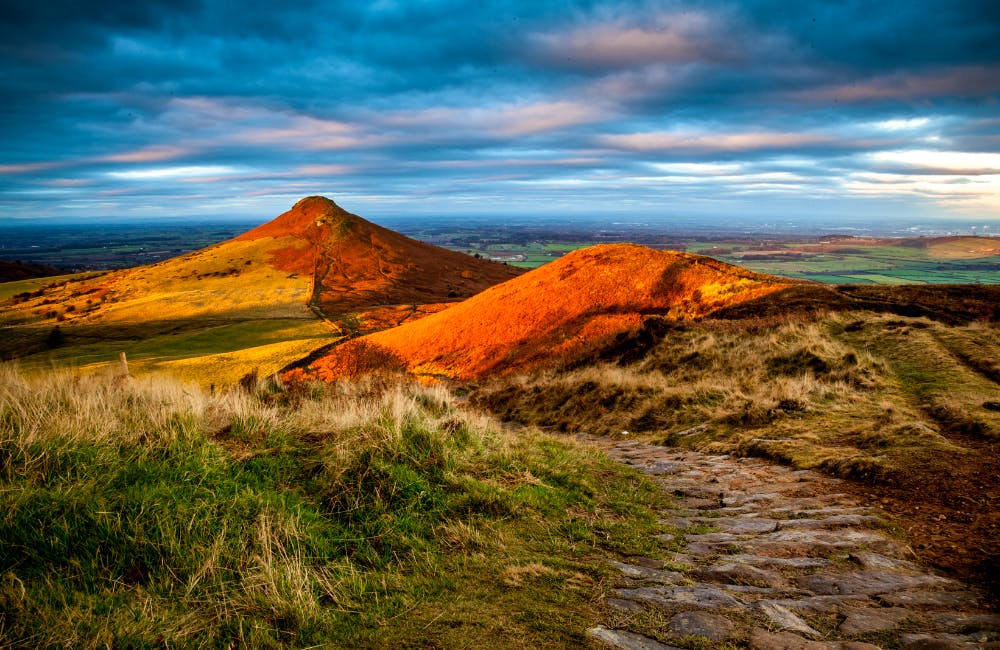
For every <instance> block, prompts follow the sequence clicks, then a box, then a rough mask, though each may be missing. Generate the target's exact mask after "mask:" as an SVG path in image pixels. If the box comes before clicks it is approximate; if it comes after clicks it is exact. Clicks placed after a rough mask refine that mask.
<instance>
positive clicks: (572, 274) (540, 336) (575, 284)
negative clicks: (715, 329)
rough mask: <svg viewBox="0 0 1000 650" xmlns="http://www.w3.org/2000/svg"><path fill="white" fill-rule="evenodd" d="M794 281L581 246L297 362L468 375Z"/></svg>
mask: <svg viewBox="0 0 1000 650" xmlns="http://www.w3.org/2000/svg"><path fill="white" fill-rule="evenodd" d="M793 283H794V281H790V280H785V279H779V278H776V277H773V276H768V275H762V274H759V273H754V272H751V271H747V270H745V269H742V268H739V267H736V266H731V265H729V264H725V263H723V262H719V261H716V260H713V259H710V258H706V257H701V256H697V255H691V254H687V253H676V252H669V251H656V250H652V249H650V248H645V247H642V246H636V245H631V244H613V245H604V246H595V247H593V248H586V249H582V250H579V251H576V252H574V253H570V254H569V255H566V256H565V257H563V258H561V259H559V260H557V261H554V262H552V263H550V264H547V265H546V266H543V267H541V268H539V269H536V270H534V271H531V272H530V273H527V274H525V275H523V276H521V277H519V278H516V279H514V280H510V281H508V282H505V283H504V284H500V285H497V286H495V287H492V288H490V289H487V290H486V291H483V292H482V293H480V294H478V295H476V296H474V297H473V298H470V299H469V300H466V301H465V302H462V303H460V304H458V305H455V306H453V307H451V308H449V309H447V310H445V311H442V312H438V313H436V314H433V315H430V316H427V317H426V318H423V319H421V320H418V321H415V322H412V323H407V324H405V325H402V326H400V327H397V328H393V329H389V330H384V331H381V332H377V333H375V334H371V335H368V336H365V337H362V338H359V339H355V340H352V341H349V342H347V343H345V344H343V345H340V346H337V347H335V348H333V349H331V350H330V351H329V352H328V353H327V355H326V356H324V357H321V358H320V359H318V360H316V361H314V362H312V364H311V365H309V366H308V367H307V368H306V369H304V370H299V371H292V372H293V373H303V374H306V375H315V376H318V377H320V378H322V379H327V380H332V379H336V378H338V377H342V376H347V375H352V374H356V373H358V372H363V371H365V370H367V369H373V368H378V367H396V368H400V369H406V370H408V371H410V372H412V373H415V374H419V375H432V376H443V377H448V378H452V379H475V378H480V377H483V376H485V375H486V374H488V373H500V374H502V373H507V372H513V371H518V370H526V369H528V368H531V367H536V366H538V365H542V364H545V363H547V362H550V361H553V360H558V359H566V358H571V357H573V356H574V355H576V354H579V353H581V352H583V351H586V350H588V349H592V348H593V347H594V346H599V345H601V344H602V343H605V342H609V341H610V340H611V339H613V338H614V337H615V336H616V335H619V334H621V333H623V332H628V331H632V330H635V329H637V328H639V327H640V326H641V324H642V321H643V319H644V318H645V317H647V316H651V315H659V316H664V317H667V318H674V319H690V318H698V317H701V316H705V315H707V314H709V313H710V312H712V311H714V310H716V309H719V308H722V307H726V306H730V305H734V304H737V303H740V302H743V301H746V300H751V299H754V298H759V297H761V296H763V295H766V294H768V293H771V292H774V291H777V290H779V289H783V288H786V287H788V286H790V285H791V284H793Z"/></svg>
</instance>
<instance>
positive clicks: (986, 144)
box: [0, 0, 1000, 220]
mask: <svg viewBox="0 0 1000 650" xmlns="http://www.w3.org/2000/svg"><path fill="white" fill-rule="evenodd" d="M119 4H120V3H119ZM991 12H992V13H991ZM52 13H54V14H56V15H59V16H60V20H58V21H52V20H50V18H49V15H47V14H44V13H41V12H38V11H37V7H35V6H34V5H31V4H30V3H27V2H24V1H23V0H12V1H11V2H8V3H7V4H6V5H5V16H4V17H5V20H4V21H0V56H2V57H3V58H4V74H3V75H2V76H0V93H2V94H3V96H4V100H5V101H4V104H3V106H2V107H0V116H2V119H0V220H2V219H6V218H12V217H14V216H18V215H21V216H25V215H36V214H46V215H54V214H74V215H75V214H86V213H87V211H88V210H90V211H98V210H100V211H104V213H105V214H117V213H119V212H120V213H121V214H129V215H135V214H140V213H143V212H146V213H150V214H168V213H169V214H176V215H184V214H206V213H209V212H210V211H211V210H212V209H215V207H218V206H229V208H233V207H234V206H239V209H245V210H248V211H251V212H253V213H255V214H262V215H266V214H269V212H270V211H271V210H274V209H279V211H280V209H281V208H286V207H287V206H286V205H284V202H285V201H286V200H294V195H296V194H298V193H300V192H301V193H309V194H315V193H328V194H332V195H334V196H339V197H347V198H349V199H350V200H354V201H358V202H359V205H358V208H357V209H358V210H359V211H363V210H372V211H373V212H374V213H378V212H379V211H381V212H383V213H405V212H410V213H414V214H416V213H421V214H423V213H439V212H448V211H452V212H463V211H467V210H473V211H475V210H487V209H491V206H497V205H504V206H510V209H512V210H515V209H516V210H523V211H526V212H538V211H544V210H550V209H551V210H554V209H556V207H558V209H564V210H566V211H567V212H568V213H573V212H575V211H576V210H584V211H586V210H591V211H594V212H604V211H608V210H612V209H614V210H627V209H633V208H634V209H642V210H647V211H648V212H650V213H665V212H671V211H675V210H677V211H683V210H685V209H692V210H701V209H702V207H704V206H715V207H713V208H712V209H713V210H715V212H714V213H711V212H704V214H706V215H709V216H712V215H714V217H715V218H720V219H726V218H728V217H727V215H729V214H731V213H732V211H733V210H738V211H742V210H748V209H751V208H752V209H759V210H760V211H761V212H767V210H768V209H769V206H779V204H778V203H773V201H778V198H779V197H781V200H782V201H785V200H787V203H781V204H780V206H784V207H780V206H779V207H775V208H774V209H775V210H776V211H779V212H780V210H782V209H785V210H790V209H791V208H789V207H788V206H791V205H793V204H794V206H795V208H794V209H796V210H800V211H802V213H804V214H812V211H811V210H810V209H805V210H803V208H802V206H803V205H808V204H809V202H810V201H813V200H816V197H824V198H828V197H831V196H836V195H837V193H838V192H839V193H841V194H843V195H845V196H863V197H865V200H866V201H869V200H870V201H872V203H871V205H875V204H876V202H877V201H878V194H877V192H875V191H874V188H875V187H876V186H877V185H878V183H877V182H876V181H875V180H873V177H865V176H860V175H862V174H875V175H879V178H882V177H892V178H896V179H897V180H898V181H899V182H893V183H881V185H884V186H887V187H891V188H899V187H905V182H907V179H909V180H912V181H913V183H915V184H916V185H915V186H914V188H911V189H912V190H913V191H910V190H906V191H898V192H897V190H896V189H892V190H891V191H889V190H887V194H886V196H887V197H889V198H887V199H886V200H887V201H891V202H892V203H891V205H892V206H893V207H892V208H891V209H889V212H893V211H894V210H895V211H896V214H899V215H900V216H901V218H902V217H907V216H908V215H910V214H915V213H917V212H919V210H918V209H917V208H918V207H919V206H920V205H927V206H930V208H932V209H933V210H937V211H940V214H950V213H948V212H947V211H948V210H950V209H951V208H952V206H954V205H957V203H948V202H946V201H943V200H942V199H941V196H943V194H942V193H947V192H951V193H953V194H956V195H961V196H962V197H964V198H962V199H961V201H962V210H967V209H979V210H981V212H980V213H979V214H980V215H982V216H986V217H990V218H994V217H997V218H1000V212H998V211H997V210H996V208H995V207H990V206H991V205H993V204H992V203H991V202H990V200H989V199H988V198H987V197H986V194H987V193H989V192H995V191H996V188H995V187H993V186H992V185H990V184H989V183H986V182H985V181H986V180H988V179H989V178H991V177H992V176H993V175H994V174H993V171H994V169H995V161H994V160H993V159H992V158H989V157H988V156H990V155H997V154H998V153H1000V121H998V120H997V118H996V106H997V105H1000V72H998V71H1000V23H997V22H996V21H995V20H991V17H992V18H995V16H994V15H993V14H994V13H995V10H994V9H993V7H992V4H991V3H989V2H980V1H979V0H970V1H968V2H957V3H956V2H950V1H946V0H927V2H922V3H912V2H904V1H903V0H885V1H884V2H880V3H878V4H875V5H873V4H871V3H829V2H825V1H823V0H800V2H798V3H797V4H796V7H795V11H789V10H788V6H787V3H784V2H778V1H777V0H755V1H754V2H734V1H731V0H699V1H698V2H687V1H684V0H664V1H663V2H660V1H658V0H565V1H562V2H556V3H539V2H528V1H527V0H505V1H504V2H501V3H489V4H484V5H482V6H473V5H468V4H465V5H463V4H461V3H455V2H452V1H451V0H428V1H426V2H420V3H403V2H379V3H330V2H318V1H315V0H306V2H304V3H292V4H286V5H277V6H270V7H267V8H263V7H257V6H251V5H246V4H242V5H241V4H234V3H229V2H222V1H220V0H176V1H175V0H151V1H150V2H143V3H139V4H135V3H133V4H132V5H121V6H119V5H113V4H108V3H103V4H101V3H99V4H98V5H93V6H83V5H79V4H73V3H69V2H68V1H67V0H57V1H56V4H55V5H53V8H52ZM928 34H932V35H933V37H928ZM914 152H917V153H914ZM920 152H923V153H920ZM948 152H952V153H954V154H955V155H956V156H959V157H957V158H956V157H948V155H945V154H948ZM967 154H968V155H971V154H983V155H984V156H987V157H985V158H984V157H979V158H975V157H972V158H970V157H968V155H967ZM935 178H936V179H937V180H936V181H934V180H933V179H935ZM959 181H961V183H959ZM974 181H977V182H974ZM978 181H984V182H983V183H980V182H978ZM938 182H940V183H947V184H950V185H957V184H962V185H963V187H962V189H961V190H960V191H959V190H955V189H954V188H951V189H941V188H938V187H937V186H936V185H935V186H934V188H935V189H934V191H933V192H932V191H931V190H930V189H926V187H925V186H928V184H931V185H933V184H934V183H938ZM848 184H854V185H850V186H849V185H848ZM847 187H853V188H856V189H857V190H858V191H857V192H855V191H854V190H851V189H845V188H847ZM920 188H924V189H923V190H921V189H920ZM556 190H558V191H556ZM918 190H920V191H918ZM939 190H940V191H939ZM977 193H978V194H977ZM760 196H766V197H767V200H766V201H761V202H759V203H757V202H756V199H754V200H753V201H751V199H750V198H748V197H760ZM973 196H982V197H983V199H982V200H981V201H978V202H977V201H976V200H974V199H972V198H969V197H973ZM900 197H902V198H900ZM831 200H832V199H831ZM921 201H924V202H925V203H920V202H921ZM904 203H905V204H906V208H907V210H906V211H905V212H904V211H902V210H901V209H899V208H898V207H897V206H899V205H903V204H904ZM751 204H752V205H751ZM758 205H759V206H760V207H759V208H758ZM255 206H256V207H255ZM720 206H721V207H720ZM969 206H978V207H975V208H969ZM234 209H235V208H234ZM705 209H706V210H708V208H705ZM362 213H363V214H364V212H362ZM873 213H877V214H884V212H882V211H880V210H879V209H873ZM963 214H964V213H963Z"/></svg>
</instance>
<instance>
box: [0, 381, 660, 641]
mask: <svg viewBox="0 0 1000 650" xmlns="http://www.w3.org/2000/svg"><path fill="white" fill-rule="evenodd" d="M597 477H600V478H599V480H598V478H597ZM660 498H661V497H660V496H659V495H658V493H657V491H656V489H655V487H654V486H652V485H650V484H648V482H645V481H643V480H642V479H639V478H638V477H636V476H635V475H634V474H632V473H630V472H628V471H626V470H623V469H621V468H619V467H617V466H615V465H614V464H612V463H611V462H610V461H606V460H603V459H601V458H600V457H599V456H598V455H596V454H595V453H593V452H590V451H586V450H583V449H578V448H574V447H572V446H571V445H567V444H564V443H562V442H558V441H555V440H553V439H550V438H548V437H546V436H541V435H538V434H534V433H530V432H525V433H522V434H520V435H518V436H514V435H513V434H511V433H508V432H506V431H504V430H501V429H499V428H498V427H496V426H495V424H494V423H493V422H492V421H490V420H489V419H487V418H486V417H484V416H482V415H479V414H477V413H475V412H472V411H469V410H468V409H466V408H462V407H461V406H459V404H458V402H457V401H456V399H455V398H454V397H453V396H452V395H451V394H450V393H448V391H446V390H445V389H444V388H443V387H440V386H431V387H426V386H419V385H415V384H412V383H406V382H402V383H401V382H399V381H397V380H395V379H391V378H387V377H368V378H365V379H363V380H360V381H357V382H353V383H338V384H331V385H318V384H304V383H300V384H294V385H281V384H280V383H277V382H275V381H274V380H273V379H265V380H261V381H259V382H257V384H256V385H249V386H247V389H237V390H230V391H222V392H217V393H216V394H210V393H208V392H206V391H203V390H202V389H201V388H199V387H198V386H197V385H195V384H190V383H187V384H185V383H181V382H178V381H176V380H173V379H170V378H166V377H161V376H148V377H140V378H132V377H124V376H115V375H114V374H110V373H109V374H101V373H97V374H89V375H79V374H73V373H69V372H53V373H30V374H25V373H22V372H20V371H19V370H18V369H17V368H16V367H13V366H11V365H5V366H0V638H2V639H3V640H4V642H5V643H0V646H3V645H5V644H9V645H12V646H14V647H80V648H99V647H107V646H115V647H118V646H121V647H154V646H163V645H166V646H169V647H219V648H223V647H232V646H233V645H234V644H235V645H240V646H247V647H304V646H310V645H323V644H326V645H330V646H334V647H377V646H386V645H388V646H394V645H400V644H401V643H404V642H405V643H419V644H424V645H426V644H433V645H436V646H442V645H443V646H445V647H449V646H461V645H463V644H467V643H470V642H472V643H475V644H477V645H482V646H492V645H495V644H496V643H498V642H500V641H501V640H502V639H504V638H509V635H514V636H515V637H516V638H518V639H521V640H522V641H523V644H524V646H525V647H529V646H530V647H576V646H577V645H578V644H579V643H580V642H582V638H583V637H582V633H583V630H584V629H585V627H586V625H587V624H588V622H589V621H591V620H593V619H594V618H595V617H596V612H595V611H594V605H593V602H594V601H593V596H594V594H593V590H594V589H595V588H596V585H597V584H599V582H600V580H599V577H600V576H601V575H603V573H604V572H606V571H607V569H606V564H605V560H603V559H602V558H603V552H602V551H600V548H601V546H602V545H605V544H608V543H610V542H609V541H608V540H613V541H614V543H615V544H616V546H615V547H614V549H615V550H616V551H618V550H620V551H621V552H630V553H640V552H641V553H649V552H652V549H650V548H646V546H643V544H647V545H648V544H652V542H651V540H653V539H654V538H653V535H654V534H655V532H657V531H658V530H659V529H658V527H657V524H656V516H655V512H654V511H653V510H652V509H651V507H650V505H652V504H655V503H658V502H659V499H660ZM610 531H616V532H622V534H621V535H612V534H609V533H610ZM630 540H636V541H635V543H634V544H633V542H632V541H630ZM536 566H544V567H547V571H546V572H544V573H543V574H538V575H535V573H537V572H533V571H531V572H528V573H523V572H518V571H514V573H513V574H509V572H508V571H507V570H506V567H536ZM522 574H523V575H522ZM529 574H530V575H529ZM511 575H514V578H511V579H512V580H514V581H515V582H517V584H512V585H505V584H504V580H506V579H508V578H510V576H511ZM518 581H519V582H518ZM525 613H527V614H528V615H527V616H525ZM442 617H444V618H443V620H442ZM456 620H459V621H462V623H461V624H460V627H461V628H462V629H461V631H462V634H461V635H460V637H459V636H455V634H456V629H455V627H454V625H453V624H452V623H453V622H454V621H456Z"/></svg>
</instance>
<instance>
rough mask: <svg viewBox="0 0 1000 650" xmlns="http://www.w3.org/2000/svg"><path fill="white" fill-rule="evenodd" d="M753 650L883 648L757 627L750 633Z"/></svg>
mask: <svg viewBox="0 0 1000 650" xmlns="http://www.w3.org/2000/svg"><path fill="white" fill-rule="evenodd" d="M750 648H752V650H881V648H879V647H878V646H875V645H871V644H870V643H858V642H856V641H841V642H836V641H810V640H809V639H803V638H802V637H800V636H798V635H797V634H792V633H791V632H778V633H773V632H768V631H767V630H765V629H763V628H760V627H756V628H754V629H753V631H752V632H751V633H750Z"/></svg>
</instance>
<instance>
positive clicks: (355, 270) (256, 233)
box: [234, 196, 521, 314]
mask: <svg viewBox="0 0 1000 650" xmlns="http://www.w3.org/2000/svg"><path fill="white" fill-rule="evenodd" d="M262 239H270V240H272V241H275V242H281V243H282V244H286V245H282V246H280V247H278V246H274V247H272V248H271V251H270V255H269V257H268V262H269V263H270V264H271V265H272V266H274V267H275V268H278V269H281V270H283V271H287V272H289V273H299V274H309V275H312V276H313V282H314V294H313V304H314V306H316V307H318V308H320V309H321V310H323V312H325V313H328V314H339V313H344V312H357V311H359V310H362V309H365V308H369V307H375V306H384V305H401V304H408V305H422V304H429V303H441V302H445V301H448V300H456V299H461V298H468V297H469V296H471V295H474V294H476V293H478V292H479V291H482V290H483V289H485V288H486V287H489V286H492V285H494V284H497V283H498V282H503V281H504V280H509V279H511V278H513V277H515V276H517V275H519V274H520V273H521V270H520V269H517V268H514V267H509V266H506V265H503V264H496V263H493V262H488V261H485V260H481V259H477V258H474V257H470V256H468V255H465V254H463V253H456V252H454V251H449V250H447V249H444V248H440V247H438V246H432V245H430V244H425V243H423V242H419V241H416V240H414V239H410V238H409V237H406V236H404V235H401V234H399V233H397V232H394V231H392V230H388V229H386V228H382V227H381V226H377V225H375V224H373V223H371V222H368V221H365V220H364V219H362V218H361V217H358V216H356V215H353V214H351V213H349V212H347V211H346V210H344V209H342V208H341V207H340V206H338V205H337V204H336V203H334V202H333V201H331V200H329V199H327V198H324V197H321V196H311V197H308V198H305V199H302V200H301V201H299V202H298V203H296V204H295V206H294V207H293V208H292V209H291V210H289V211H288V212H286V213H285V214H283V215H281V216H280V217H278V218H277V219H275V220H274V221H272V222H270V223H266V224H264V225H263V226H260V227H258V228H255V229H253V230H251V231H249V232H247V233H245V234H243V235H240V236H239V237H237V238H236V239H235V240H234V241H258V240H262ZM289 239H292V240H294V241H288V240H289Z"/></svg>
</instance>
